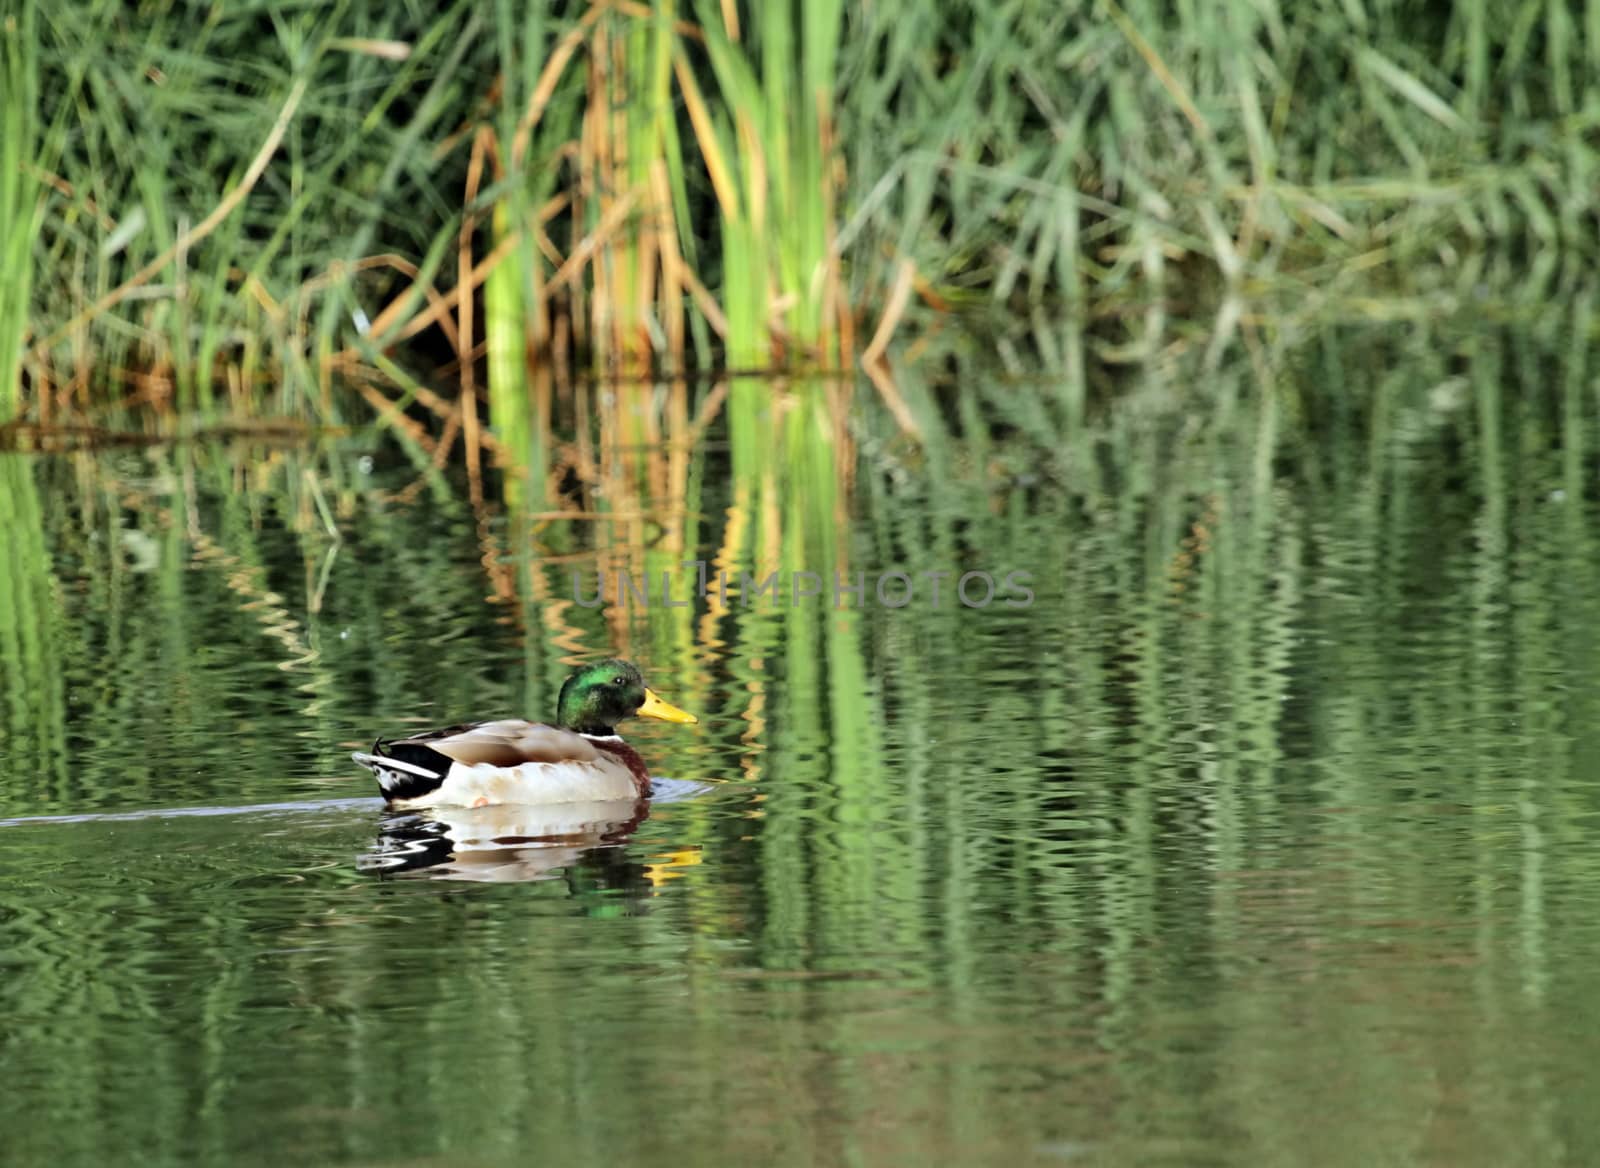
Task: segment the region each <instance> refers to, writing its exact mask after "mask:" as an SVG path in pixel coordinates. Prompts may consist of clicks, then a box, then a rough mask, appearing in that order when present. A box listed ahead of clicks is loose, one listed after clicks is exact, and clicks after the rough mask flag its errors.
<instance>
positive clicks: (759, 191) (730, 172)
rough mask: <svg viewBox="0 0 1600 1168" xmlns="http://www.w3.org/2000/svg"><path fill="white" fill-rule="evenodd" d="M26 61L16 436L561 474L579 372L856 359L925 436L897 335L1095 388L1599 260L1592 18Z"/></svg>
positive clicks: (368, 3) (222, 39)
mask: <svg viewBox="0 0 1600 1168" xmlns="http://www.w3.org/2000/svg"><path fill="white" fill-rule="evenodd" d="M0 35H3V37H4V45H3V50H0V56H3V60H4V64H5V68H4V70H3V73H4V76H3V79H0V100H3V103H4V108H3V110H0V131H3V132H0V261H3V263H4V266H5V279H4V281H0V351H3V353H4V362H3V369H0V375H3V382H0V417H8V416H12V417H14V416H23V417H27V418H29V419H31V420H33V421H37V422H44V423H50V422H52V421H55V420H59V419H61V418H62V417H64V416H65V415H66V414H68V413H76V414H80V415H83V414H92V413H95V412H97V411H104V410H105V409H107V408H110V407H118V406H122V407H126V406H133V407H144V406H150V405H153V406H157V407H161V408H167V407H172V408H176V409H179V410H182V411H188V412H192V413H194V414H195V415H197V416H200V417H208V418H216V417H219V416H228V417H234V418H237V417H260V416H271V417H292V418H298V419H305V420H308V421H314V422H324V423H326V422H341V421H353V420H364V419H366V418H369V417H371V416H373V413H374V412H375V413H376V416H377V417H379V418H380V419H382V420H383V421H384V422H385V423H386V424H387V425H389V426H390V427H391V428H393V429H394V431H395V433H396V434H397V435H398V436H399V437H400V438H401V440H402V442H404V443H405V444H406V445H407V446H408V447H409V448H410V449H412V451H413V453H414V455H415V456H416V457H417V458H418V460H419V463H426V462H432V463H440V464H442V463H443V461H444V460H445V459H446V458H449V457H452V455H453V452H454V451H455V450H457V449H458V448H459V449H460V450H462V451H464V452H465V460H466V462H467V465H468V467H469V469H470V470H472V471H473V481H474V483H477V482H478V478H479V475H478V471H479V468H480V463H481V462H482V461H484V460H485V459H493V460H498V461H500V462H501V463H502V464H503V465H507V466H511V467H520V468H523V469H524V470H526V471H528V472H530V473H531V475H532V476H533V478H534V480H535V482H536V483H537V482H539V481H542V480H543V479H544V478H545V477H547V476H550V475H552V474H554V473H556V471H557V470H558V469H559V468H557V467H556V465H555V464H556V462H557V461H559V460H558V459H556V458H555V457H554V455H553V446H554V444H555V443H556V442H557V441H558V440H560V439H561V438H565V439H566V440H569V441H570V440H573V439H574V438H575V436H577V434H576V431H577V428H578V427H579V426H581V425H582V424H584V423H583V420H582V419H580V418H577V417H576V416H575V414H574V409H575V407H574V404H573V403H574V402H575V400H576V399H575V398H574V397H573V391H572V385H573V383H574V382H575V381H577V380H579V379H581V378H583V377H585V376H591V375H601V376H604V377H607V378H612V379H621V380H627V379H634V378H644V377H657V378H671V377H674V376H678V375H682V374H686V373H690V372H693V371H705V370H727V369H733V370H736V371H756V370H768V369H774V368H777V369H784V370H790V371H793V370H797V369H809V370H818V369H822V370H827V369H836V368H840V367H848V366H853V365H854V364H856V363H857V362H858V361H859V360H860V359H861V358H862V357H863V355H865V357H866V358H867V364H868V365H870V366H871V367H873V369H874V371H875V372H877V373H878V378H877V381H878V388H879V390H881V392H882V394H883V397H884V401H885V403H886V404H887V405H888V407H889V408H890V409H891V410H892V411H893V412H894V414H895V416H896V418H897V419H898V421H899V422H900V425H901V428H902V429H903V430H906V431H910V432H915V431H917V429H918V427H917V422H916V419H915V418H914V417H913V416H912V413H911V411H910V409H909V407H908V406H907V405H906V403H905V401H904V398H903V395H902V394H901V393H900V391H899V390H898V388H897V387H896V386H895V384H894V382H893V378H892V377H889V376H888V375H887V374H886V373H885V372H884V369H883V366H882V364H881V362H880V361H879V358H880V357H881V355H882V353H883V351H884V345H885V343H886V341H887V339H888V338H889V336H890V335H891V334H892V333H893V331H894V328H895V326H896V325H897V324H903V323H904V322H905V321H906V319H907V318H916V320H917V321H918V322H919V323H927V322H932V321H935V320H936V319H937V315H938V314H939V313H941V312H944V311H946V310H949V309H952V308H961V309H966V310H970V311H975V312H982V311H983V310H984V309H985V307H986V306H987V307H988V308H990V309H993V310H995V311H1003V312H1005V313H1008V314H1012V315H1015V314H1017V313H1019V312H1020V313H1032V314H1034V315H1035V316H1042V317H1047V318H1049V319H1052V320H1060V319H1063V318H1065V319H1068V320H1070V321H1073V322H1074V327H1073V328H1071V329H1069V330H1067V331H1066V333H1065V345H1064V349H1063V353H1062V356H1063V359H1064V361H1065V362H1066V363H1067V364H1068V365H1070V366H1072V368H1073V370H1074V372H1073V374H1072V378H1071V380H1072V381H1073V382H1074V383H1076V384H1081V383H1082V381H1083V379H1084V376H1085V374H1084V366H1085V364H1086V363H1090V362H1114V363H1115V362H1137V361H1141V360H1145V359H1147V358H1149V357H1151V356H1152V355H1156V354H1159V353H1161V352H1163V351H1165V350H1167V349H1168V348H1169V347H1170V346H1171V345H1172V344H1173V343H1175V342H1179V341H1181V338H1182V337H1183V336H1184V334H1185V329H1188V330H1190V335H1192V333H1193V332H1194V331H1204V332H1206V333H1207V334H1208V336H1209V340H1208V343H1210V344H1212V345H1213V346H1214V347H1216V348H1218V349H1219V350H1220V348H1222V347H1225V346H1227V345H1229V344H1231V343H1233V342H1234V341H1235V340H1237V339H1238V335H1239V334H1238V331H1237V330H1238V329H1239V328H1240V327H1241V326H1243V327H1247V328H1248V327H1250V326H1251V324H1252V321H1253V320H1255V319H1257V317H1258V316H1259V315H1260V313H1261V311H1262V309H1263V307H1264V306H1274V307H1281V308H1285V309H1286V310H1287V311H1288V314H1289V315H1290V316H1291V317H1292V316H1293V315H1294V314H1296V313H1305V312H1307V311H1318V310H1323V311H1326V310H1327V309H1329V308H1330V307H1331V308H1332V309H1333V310H1334V311H1336V312H1343V311H1354V312H1357V313H1362V314H1371V313H1374V312H1392V311H1406V312H1415V311H1418V310H1419V309H1418V308H1417V307H1416V306H1417V305H1422V306H1423V308H1422V309H1421V310H1428V309H1429V308H1430V307H1437V306H1438V305H1439V304H1441V303H1444V304H1447V305H1448V304H1454V303H1460V302H1462V301H1464V300H1467V299H1469V298H1472V297H1475V296H1482V294H1483V290H1484V289H1485V288H1486V287H1487V288H1494V287H1496V286H1498V285H1499V284H1501V283H1502V282H1503V281H1504V278H1505V277H1506V276H1508V275H1510V274H1511V273H1517V275H1518V278H1519V279H1521V280H1522V281H1523V283H1522V285H1521V287H1522V288H1523V289H1524V291H1525V290H1526V289H1527V288H1528V287H1529V286H1530V285H1529V282H1530V281H1531V282H1532V286H1533V287H1534V288H1535V289H1542V290H1543V291H1544V292H1545V293H1546V294H1548V295H1553V294H1555V293H1556V292H1558V291H1560V290H1562V289H1565V288H1570V287H1571V286H1572V284H1573V283H1574V282H1575V281H1576V280H1577V279H1579V278H1580V275H1581V273H1583V272H1584V271H1586V270H1589V269H1591V268H1592V266H1593V264H1594V261H1595V258H1596V250H1597V247H1596V243H1597V237H1600V232H1597V231H1596V211H1597V209H1600V187H1597V185H1596V183H1595V181H1594V180H1595V176H1596V174H1597V173H1600V151H1597V150H1596V140H1597V138H1596V131H1597V128H1600V3H1595V2H1590V3H1587V4H1584V5H1563V4H1546V3H1542V2H1540V0H1522V2H1520V3H1516V4H1509V5H1503V6H1498V7H1497V8H1495V10H1494V11H1493V12H1491V11H1490V8H1489V6H1487V5H1485V4H1483V3H1481V0H1457V2H1456V3H1453V4H1447V5H1417V4H1411V3H1398V2H1394V0H1369V2H1366V3H1362V2H1360V0H1357V2H1355V3H1349V4H1343V5H1318V6H1307V5H1298V6H1278V5H1275V4H1270V3H1268V4H1262V3H1254V2H1251V0H1228V2H1224V3H1217V4H1206V5H1185V4H1178V5H1175V6H1174V5H1169V4H1166V3H1161V2H1159V0H1093V2H1083V3H1065V4H1042V3H1032V2H1018V3H1011V4H1002V5H990V4H976V3H973V4H959V3H958V4H953V5H945V4H940V5H932V4H926V3H911V2H909V0H877V2H874V3H872V4H862V3H855V4H844V3H842V2H840V0H828V2H824V3H809V2H808V3H805V4H797V3H785V2H780V0H765V2H762V0H755V2H750V3H736V2H734V0H726V2H721V3H713V2H711V0H695V2H692V3H688V2H686V3H681V4H680V3H675V2H674V0H653V2H650V3H645V2H642V0H611V2H608V3H595V4H567V5H538V4H533V5H529V4H518V3H513V2H512V0H497V2H496V3H493V4H489V5H484V4H477V3H468V2H466V0H460V2H457V3H447V4H443V5H441V6H440V7H439V8H438V9H437V10H433V11H426V12H424V11H421V10H419V9H418V8H416V7H413V6H406V5H391V4H382V3H377V2H375V0H340V2H335V3H329V4H325V5H317V6H311V7H307V8H299V9H289V10H279V9H277V8H275V7H271V6H267V7H260V6H254V5H212V4H200V3H184V2H178V0H166V2H163V3H157V4H151V5H143V6H139V7H138V8H132V9H130V8H129V7H127V6H126V5H124V4H121V3H115V2H112V0H73V2H71V3H67V4H62V5H51V6H43V5H37V4H32V3H28V4H24V5H22V6H21V7H20V9H18V10H17V11H15V12H13V13H12V14H10V15H8V16H6V17H5V18H4V19H3V21H0ZM680 384H682V383H680ZM344 387H349V388H352V389H353V390H354V391H355V392H354V393H348V392H345V388H344ZM769 396H770V395H768V394H766V393H765V392H764V391H763V390H762V389H761V387H760V386H759V385H758V384H756V383H750V382H736V383H734V384H733V385H731V386H727V385H721V386H719V385H716V384H714V383H712V382H710V381H705V382H699V381H696V382H693V383H691V384H689V385H688V386H687V387H686V388H685V389H683V390H682V391H681V392H676V393H673V394H669V395H666V396H665V397H662V396H661V395H658V394H655V393H654V392H653V391H650V390H648V389H641V390H639V391H638V392H634V391H633V390H631V389H619V391H618V398H617V399H616V400H617V401H618V402H620V403H621V404H622V406H623V407H624V408H622V409H620V410H619V411H617V412H616V417H615V418H614V419H613V421H614V422H615V424H616V425H617V426H618V427H619V432H618V436H617V437H618V441H620V442H622V443H623V444H625V445H629V446H641V445H648V444H650V443H651V442H654V441H657V440H658V439H659V437H660V434H661V432H662V431H663V429H664V428H666V427H668V426H669V425H671V424H673V422H674V419H672V418H669V417H668V416H667V414H666V413H665V412H664V411H668V410H679V411H689V412H691V413H692V412H694V411H701V412H702V413H701V416H702V419H703V418H704V417H705V415H704V412H703V411H704V410H705V409H706V408H707V407H708V406H713V407H716V408H723V407H725V408H727V409H728V410H729V411H730V422H731V429H732V440H733V442H734V446H735V451H736V458H738V459H739V460H740V461H741V462H742V463H743V464H746V465H756V464H758V463H760V462H762V461H764V460H767V459H770V458H772V457H774V456H775V455H776V454H778V453H779V452H778V451H777V450H776V449H775V448H774V447H773V446H772V445H770V443H772V442H775V441H778V439H773V438H770V437H766V436H764V435H765V433H766V431H767V429H768V428H769V427H768V426H767V423H768V422H769V421H770V418H771V408H770V401H769V400H768V399H769ZM844 396H845V395H835V399H834V400H833V403H832V406H831V407H830V409H831V416H830V420H829V422H828V424H829V425H830V426H832V427H833V428H835V429H840V428H842V426H843V411H844V410H845V402H844V400H843V399H844ZM408 414H417V415H419V416H422V417H424V419H425V420H424V421H423V422H420V423H419V422H418V421H417V420H415V419H414V418H412V417H409V416H408ZM427 415H431V418H428V417H427ZM681 420H682V419H681V418H678V419H677V421H681ZM485 421H486V422H487V426H485V425H484V422H485ZM577 437H578V440H580V441H581V440H582V439H581V436H577ZM458 441H459V447H458V446H457V443H458ZM535 493H536V494H538V493H539V492H538V491H537V490H536V492H535Z"/></svg>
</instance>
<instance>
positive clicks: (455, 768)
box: [395, 754, 638, 807]
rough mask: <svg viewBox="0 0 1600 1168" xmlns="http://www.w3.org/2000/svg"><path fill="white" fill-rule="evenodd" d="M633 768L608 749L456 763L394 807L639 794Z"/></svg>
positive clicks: (566, 800) (575, 799)
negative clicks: (577, 755) (564, 756)
mask: <svg viewBox="0 0 1600 1168" xmlns="http://www.w3.org/2000/svg"><path fill="white" fill-rule="evenodd" d="M637 797H638V788H637V787H636V786H635V785H634V780H633V773H632V772H631V771H629V770H628V768H627V767H626V766H625V765H623V764H622V763H621V762H619V761H617V760H616V759H613V758H610V757H609V756H607V755H603V754H602V755H601V756H600V757H598V758H596V759H594V760H592V761H584V762H577V761H570V760H569V761H564V762H525V763H522V764H521V765H519V766H514V767H497V766H491V765H490V764H488V763H475V764H468V763H460V762H457V763H452V764H450V770H449V772H448V773H446V775H445V777H444V782H442V783H440V784H439V785H438V786H437V787H435V788H434V789H433V790H432V791H429V792H428V793H427V794H426V795H422V796H419V797H418V798H416V799H405V800H396V801H395V806H396V807H482V806H488V805H492V804H499V803H528V804H533V803H576V802H581V801H585V800H594V799H635V798H637Z"/></svg>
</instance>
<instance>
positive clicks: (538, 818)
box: [356, 799, 650, 891]
mask: <svg viewBox="0 0 1600 1168" xmlns="http://www.w3.org/2000/svg"><path fill="white" fill-rule="evenodd" d="M649 814H650V802H649V800H648V799H597V800H589V801H585V802H575V803H552V804H545V805H539V806H526V805H516V804H498V805H491V806H487V807H430V808H427V809H426V810H421V811H389V812H386V813H385V814H384V817H383V820H382V821H381V823H380V824H379V829H378V838H377V840H376V841H375V842H374V843H373V846H372V848H371V850H369V851H368V852H367V853H366V854H364V855H363V856H361V857H360V858H359V859H358V860H357V861H356V866H357V867H358V868H359V869H360V870H361V871H363V872H368V873H372V874H374V875H380V876H422V877H425V878H431V879H438V880H470V881H478V882H483V883H519V882H523V881H530V880H550V879H555V878H558V877H563V876H570V875H573V874H574V873H576V872H577V871H579V870H581V871H582V872H583V873H584V875H585V877H586V878H585V879H584V880H583V883H584V885H585V886H590V885H592V884H594V883H595V881H596V878H598V881H599V883H600V884H602V885H603V886H605V887H607V888H616V889H630V888H635V887H636V886H637V889H638V890H640V891H642V890H644V889H646V888H648V886H649V884H648V880H647V878H646V875H645V866H644V865H642V864H639V863H636V862H630V861H629V860H628V858H627V849H625V848H624V847H623V846H622V845H623V844H625V843H626V842H627V841H628V838H629V837H630V836H631V835H632V834H633V832H634V831H635V830H636V829H637V828H638V826H639V825H640V824H641V823H643V822H644V821H645V819H646V818H647V817H648V816H649Z"/></svg>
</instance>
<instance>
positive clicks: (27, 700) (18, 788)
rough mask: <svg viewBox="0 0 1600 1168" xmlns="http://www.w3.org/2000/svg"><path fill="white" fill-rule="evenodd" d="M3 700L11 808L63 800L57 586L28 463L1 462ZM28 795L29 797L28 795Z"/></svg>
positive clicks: (1, 784)
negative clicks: (43, 799)
mask: <svg viewBox="0 0 1600 1168" xmlns="http://www.w3.org/2000/svg"><path fill="white" fill-rule="evenodd" d="M0 546H3V547H4V548H5V549H6V550H5V554H4V556H3V559H4V563H3V564H0V700H3V701H4V703H5V726H6V733H5V744H6V749H5V757H6V765H5V768H4V771H5V773H4V776H3V777H0V790H3V791H4V792H5V797H6V801H7V803H8V805H12V806H15V805H18V804H20V803H21V802H22V801H23V800H24V799H25V798H27V799H37V798H39V797H40V796H41V795H43V796H44V797H46V798H49V797H51V796H52V795H56V794H59V793H60V791H61V790H62V788H63V786H64V781H65V779H66V776H67V758H66V687H65V683H64V681H63V679H62V670H61V652H62V632H63V630H62V621H61V612H60V599H59V596H58V588H59V585H58V584H57V581H56V575H55V572H54V571H53V570H52V567H51V563H50V554H49V551H48V549H47V547H46V544H45V527H44V512H43V508H42V507H41V506H40V499H39V492H38V489H37V487H36V486H35V484H34V482H33V468H32V464H31V462H30V460H29V459H27V458H24V457H22V456H19V455H3V454H0ZM25 792H26V794H25Z"/></svg>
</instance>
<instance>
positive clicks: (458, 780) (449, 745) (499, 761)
mask: <svg viewBox="0 0 1600 1168" xmlns="http://www.w3.org/2000/svg"><path fill="white" fill-rule="evenodd" d="M635 715H637V716H639V717H641V718H659V719H660V720H661V721H663V722H683V723H689V724H693V723H694V722H697V721H699V719H698V718H696V717H695V716H694V715H693V714H686V713H684V711H682V710H680V709H678V708H677V707H676V706H673V705H669V704H667V703H666V702H664V701H662V700H661V699H660V698H659V697H657V696H656V695H655V693H654V692H652V691H651V690H650V689H648V688H646V686H645V684H644V678H643V677H641V676H640V674H639V670H638V669H637V668H636V667H635V666H633V665H631V664H629V663H628V662H626V661H618V660H615V659H612V660H608V661H600V662H596V663H595V664H593V665H586V666H584V667H583V668H582V669H580V670H578V671H577V672H576V673H574V674H573V675H572V676H571V677H569V678H567V680H566V681H565V682H564V683H563V684H562V686H561V693H560V696H558V697H557V698H556V721H555V725H553V726H547V725H544V724H543V723H541V722H524V721H521V720H519V719H503V720H501V721H498V722H476V723H472V724H469V725H465V726H451V727H449V728H448V729H445V730H433V731H430V732H428V733H425V734H414V735H412V736H411V737H409V738H397V739H394V740H393V741H388V742H386V741H384V740H383V739H381V738H380V739H379V740H378V741H377V742H376V743H374V744H373V747H372V751H371V753H367V752H364V751H358V752H357V753H355V754H353V755H351V757H352V758H354V759H355V760H356V762H358V763H360V764H361V765H362V766H364V767H366V768H367V769H368V770H370V771H371V772H372V773H373V775H374V776H375V777H376V778H377V780H378V786H379V787H380V788H381V789H382V791H383V797H384V798H385V799H387V800H388V801H389V805H390V806H391V807H403V808H411V807H487V806H490V805H492V804H497V803H522V804H536V803H573V802H579V801H586V800H609V799H644V798H648V797H649V795H650V772H649V770H647V769H646V767H645V765H644V759H642V758H640V757H639V752H638V751H636V750H634V749H633V747H631V746H629V745H628V744H627V743H626V742H624V741H622V738H621V737H620V736H619V735H618V734H617V723H618V722H620V721H622V719H624V718H631V717H634V716H635Z"/></svg>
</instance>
